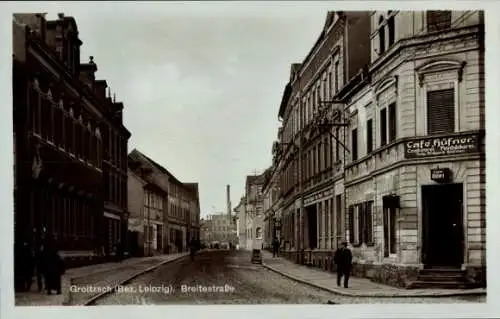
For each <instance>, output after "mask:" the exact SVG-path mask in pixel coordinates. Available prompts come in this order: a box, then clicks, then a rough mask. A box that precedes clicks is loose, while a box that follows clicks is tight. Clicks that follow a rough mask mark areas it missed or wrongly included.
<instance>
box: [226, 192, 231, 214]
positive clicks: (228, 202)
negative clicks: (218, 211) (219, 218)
mask: <svg viewBox="0 0 500 319" xmlns="http://www.w3.org/2000/svg"><path fill="white" fill-rule="evenodd" d="M230 188H231V186H229V185H226V196H227V199H226V204H227V214H228V215H229V218H231V190H230Z"/></svg>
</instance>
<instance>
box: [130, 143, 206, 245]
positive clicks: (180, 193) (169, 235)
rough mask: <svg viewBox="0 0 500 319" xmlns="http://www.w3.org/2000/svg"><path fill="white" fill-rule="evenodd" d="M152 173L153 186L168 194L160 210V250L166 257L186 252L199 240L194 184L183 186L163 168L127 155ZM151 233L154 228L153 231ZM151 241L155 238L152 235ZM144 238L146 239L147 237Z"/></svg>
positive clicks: (139, 155)
mask: <svg viewBox="0 0 500 319" xmlns="http://www.w3.org/2000/svg"><path fill="white" fill-rule="evenodd" d="M129 157H130V158H132V159H133V160H135V161H140V162H141V164H142V165H144V166H145V167H147V168H148V169H150V170H151V171H152V173H151V175H150V176H151V177H152V178H153V181H154V183H155V184H156V185H158V186H159V187H160V188H161V189H162V190H164V191H166V192H167V195H166V201H165V202H164V203H163V204H162V206H163V225H165V227H164V228H163V229H164V236H163V242H164V243H163V247H164V250H165V251H166V252H167V253H172V252H182V251H186V250H187V249H188V248H189V247H188V243H189V240H190V239H191V238H193V237H195V239H199V237H198V236H199V227H200V226H199V220H200V205H199V194H198V184H197V183H182V182H180V181H179V180H178V179H177V178H176V177H175V176H174V175H172V174H171V173H170V172H169V171H168V170H167V169H166V168H164V167H163V166H161V165H160V164H158V163H157V162H155V161H154V160H152V159H151V158H149V157H148V156H146V155H144V154H143V153H141V152H139V151H138V150H136V149H134V150H133V151H132V152H131V153H130V155H129ZM153 232H154V228H153ZM190 235H191V237H190ZM152 236H153V240H154V238H155V236H154V235H152ZM146 238H147V237H146Z"/></svg>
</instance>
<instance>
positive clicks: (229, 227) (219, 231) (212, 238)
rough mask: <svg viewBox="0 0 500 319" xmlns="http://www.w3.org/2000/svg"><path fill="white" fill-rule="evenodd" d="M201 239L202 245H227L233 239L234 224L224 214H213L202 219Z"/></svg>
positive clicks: (229, 217)
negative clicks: (215, 243)
mask: <svg viewBox="0 0 500 319" xmlns="http://www.w3.org/2000/svg"><path fill="white" fill-rule="evenodd" d="M202 225H203V226H202V228H201V229H202V234H201V238H202V241H203V243H204V244H206V245H210V244H212V243H214V242H218V243H219V244H221V243H225V244H229V243H231V242H232V240H233V237H234V223H233V220H232V218H231V216H228V215H227V214H226V213H215V214H212V215H208V216H207V218H204V219H202Z"/></svg>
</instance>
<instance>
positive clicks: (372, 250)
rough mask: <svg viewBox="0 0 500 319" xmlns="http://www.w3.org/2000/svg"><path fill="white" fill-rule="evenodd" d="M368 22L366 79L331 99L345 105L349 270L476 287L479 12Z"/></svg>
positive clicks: (479, 259)
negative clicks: (461, 281)
mask: <svg viewBox="0 0 500 319" xmlns="http://www.w3.org/2000/svg"><path fill="white" fill-rule="evenodd" d="M371 18H372V29H371V38H372V48H373V50H372V54H371V55H372V63H371V66H370V69H369V74H367V75H368V76H369V79H366V77H365V80H364V81H360V82H362V83H360V84H359V85H358V88H359V90H358V91H357V92H355V91H351V92H345V96H343V97H339V98H340V99H347V100H350V101H351V102H350V103H346V107H347V112H348V113H349V114H350V126H349V129H348V133H349V134H348V140H347V141H346V142H347V143H348V144H349V145H350V148H351V150H352V151H351V153H350V155H351V156H350V158H349V159H348V161H347V163H346V167H345V185H346V198H347V206H348V211H347V213H348V220H349V222H348V229H347V238H348V239H349V242H350V243H352V245H353V251H354V255H355V256H356V258H355V259H356V260H357V264H358V265H360V264H361V265H362V266H359V267H357V270H356V272H357V273H358V274H360V275H363V276H373V277H374V279H375V280H377V281H380V282H389V283H391V284H394V285H406V284H407V282H408V281H412V280H417V277H418V275H419V272H420V271H421V270H422V269H424V268H430V269H432V268H434V267H435V266H439V267H441V268H442V267H446V268H449V269H453V268H456V269H459V270H463V271H466V273H465V276H466V277H467V279H468V281H469V282H474V283H478V282H485V265H486V264H485V262H486V259H485V251H486V247H485V231H486V228H485V221H486V219H485V187H486V186H485V156H484V154H485V153H484V151H485V150H484V133H485V132H484V129H485V126H484V125H485V122H484V112H485V105H484V20H483V19H484V18H483V15H482V13H481V12H479V11H426V12H398V11H389V12H374V13H373V14H372V17H371ZM349 95H351V96H349Z"/></svg>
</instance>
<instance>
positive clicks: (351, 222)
mask: <svg viewBox="0 0 500 319" xmlns="http://www.w3.org/2000/svg"><path fill="white" fill-rule="evenodd" d="M348 219H349V242H350V243H351V244H352V243H354V239H355V235H354V206H353V205H351V206H349V216H348Z"/></svg>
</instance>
